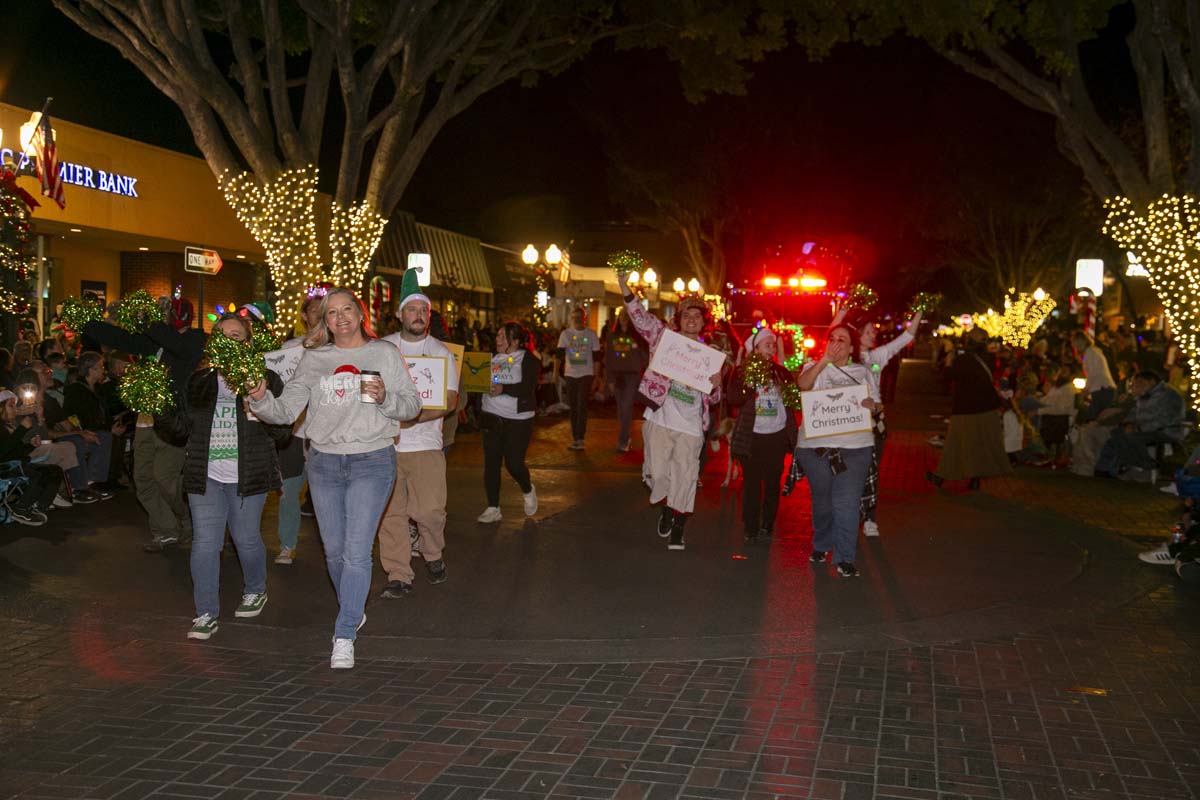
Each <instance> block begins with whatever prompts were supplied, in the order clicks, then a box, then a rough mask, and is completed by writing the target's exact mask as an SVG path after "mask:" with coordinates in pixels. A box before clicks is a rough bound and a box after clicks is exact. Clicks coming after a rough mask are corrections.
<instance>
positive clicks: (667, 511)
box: [658, 506, 675, 537]
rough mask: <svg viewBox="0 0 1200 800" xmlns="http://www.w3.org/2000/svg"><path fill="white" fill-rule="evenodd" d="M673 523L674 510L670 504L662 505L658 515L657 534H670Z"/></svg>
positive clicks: (664, 535) (665, 535)
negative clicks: (660, 512)
mask: <svg viewBox="0 0 1200 800" xmlns="http://www.w3.org/2000/svg"><path fill="white" fill-rule="evenodd" d="M674 524H675V512H674V511H672V510H671V507H670V506H663V508H662V514H660V515H659V517H658V535H659V536H662V537H667V536H670V535H671V526H672V525H674Z"/></svg>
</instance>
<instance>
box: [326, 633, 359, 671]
mask: <svg viewBox="0 0 1200 800" xmlns="http://www.w3.org/2000/svg"><path fill="white" fill-rule="evenodd" d="M329 668H330V669H354V640H353V639H334V640H333V655H331V656H330V657H329Z"/></svg>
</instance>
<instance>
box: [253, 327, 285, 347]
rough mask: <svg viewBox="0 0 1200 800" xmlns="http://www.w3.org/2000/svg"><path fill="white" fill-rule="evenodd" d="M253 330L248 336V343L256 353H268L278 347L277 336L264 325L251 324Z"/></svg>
mask: <svg viewBox="0 0 1200 800" xmlns="http://www.w3.org/2000/svg"><path fill="white" fill-rule="evenodd" d="M251 327H252V328H253V329H254V332H253V333H252V334H251V336H250V344H251V346H252V347H253V348H254V352H256V353H269V352H271V351H272V350H278V349H279V338H280V337H278V336H276V335H275V334H274V333H272V332H271V329H270V328H269V327H268V326H266V325H257V324H255V325H251Z"/></svg>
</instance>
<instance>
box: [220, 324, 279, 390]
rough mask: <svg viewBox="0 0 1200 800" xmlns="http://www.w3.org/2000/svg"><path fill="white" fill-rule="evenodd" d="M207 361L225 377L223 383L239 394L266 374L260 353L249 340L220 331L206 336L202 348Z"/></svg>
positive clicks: (253, 385)
mask: <svg viewBox="0 0 1200 800" xmlns="http://www.w3.org/2000/svg"><path fill="white" fill-rule="evenodd" d="M204 354H205V355H206V356H208V363H209V364H210V365H212V367H213V368H214V369H215V370H216V371H217V372H218V373H220V375H221V377H223V378H224V379H225V385H226V386H228V387H229V388H230V389H232V390H233V391H235V392H238V393H239V394H240V393H242V392H244V391H246V390H247V389H253V388H254V387H255V386H257V385H258V382H259V381H261V380H262V379H263V377H264V376H265V375H266V374H267V365H266V362H265V361H263V357H262V354H261V353H259V352H257V351H256V350H255V349H254V345H253V344H251V343H250V342H239V341H237V340H236V339H230V338H229V337H228V336H226V335H225V334H223V333H221V332H220V331H214V332H213V333H212V335H211V336H209V337H208V344H207V345H206V346H205V348H204Z"/></svg>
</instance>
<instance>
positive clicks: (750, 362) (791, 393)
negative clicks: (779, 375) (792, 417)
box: [742, 353, 802, 411]
mask: <svg viewBox="0 0 1200 800" xmlns="http://www.w3.org/2000/svg"><path fill="white" fill-rule="evenodd" d="M772 383H777V381H776V380H775V365H774V364H773V363H772V362H771V361H770V360H769V359H767V358H766V357H764V356H761V355H759V354H758V353H751V354H750V355H749V356H748V357H747V358H746V361H745V362H744V363H743V364H742V385H743V386H744V387H745V388H746V390H747V391H751V392H753V391H756V390H757V389H758V388H759V387H760V386H770V385H771V384H772ZM778 386H779V394H780V395H781V396H782V398H783V405H784V406H785V407H786V408H791V409H795V410H797V411H798V410H800V408H801V407H802V406H801V403H800V399H801V392H800V387H799V386H797V385H796V384H795V383H793V382H792V381H786V382H784V383H781V384H778Z"/></svg>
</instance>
